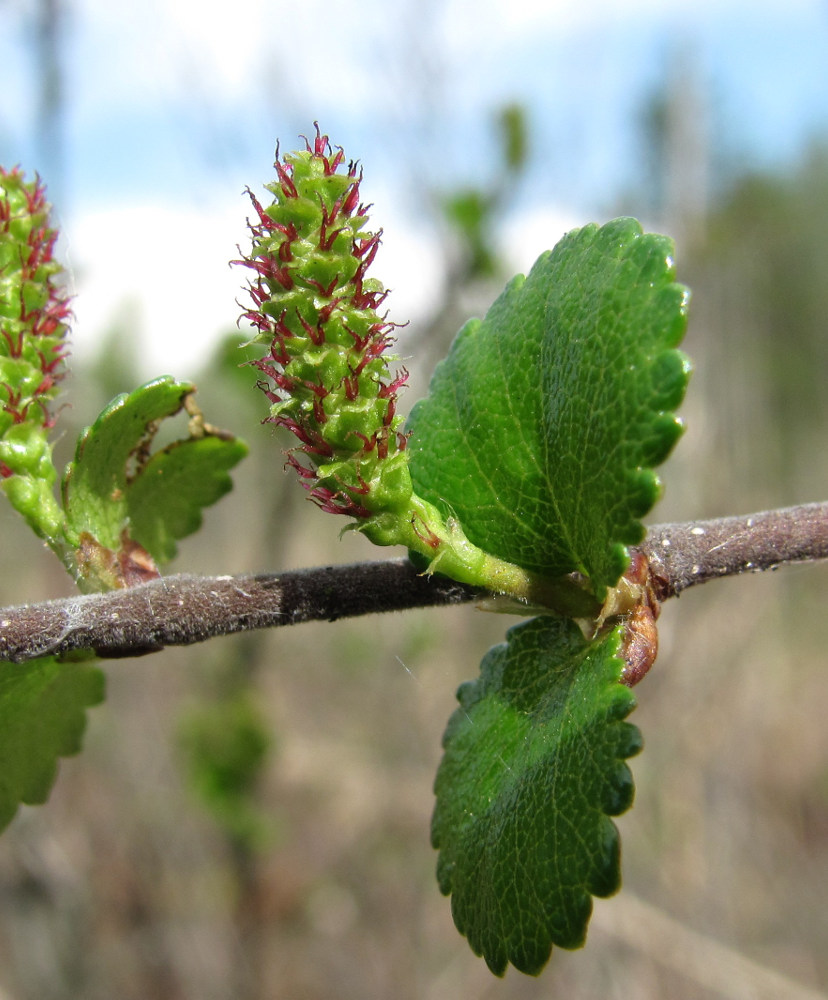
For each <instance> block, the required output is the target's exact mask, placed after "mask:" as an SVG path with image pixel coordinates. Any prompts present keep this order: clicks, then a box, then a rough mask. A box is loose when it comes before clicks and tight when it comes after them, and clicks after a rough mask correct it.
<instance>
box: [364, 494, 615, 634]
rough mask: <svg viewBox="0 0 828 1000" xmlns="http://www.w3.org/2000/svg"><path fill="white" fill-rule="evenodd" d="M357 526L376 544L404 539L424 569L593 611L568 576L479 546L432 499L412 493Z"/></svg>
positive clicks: (530, 599) (557, 607) (532, 601)
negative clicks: (536, 569)
mask: <svg viewBox="0 0 828 1000" xmlns="http://www.w3.org/2000/svg"><path fill="white" fill-rule="evenodd" d="M360 530H361V531H362V532H363V533H364V534H365V535H367V536H368V538H370V540H371V541H372V542H374V543H375V544H377V545H404V546H406V548H408V550H409V551H410V552H412V553H416V554H417V555H419V556H422V557H423V558H424V559H425V560H426V561H427V567H426V569H425V572H426V573H428V574H431V573H440V574H442V575H443V576H447V577H450V578H451V579H452V580H457V581H458V583H465V584H469V585H470V586H473V587H483V588H485V589H486V590H489V591H492V592H493V593H495V594H502V595H505V596H507V597H510V598H513V599H514V600H516V601H518V602H519V603H520V604H522V605H526V606H528V608H533V609H536V610H547V611H553V612H554V613H556V614H560V615H565V616H567V617H574V618H587V617H594V616H595V615H596V614H598V612H599V611H600V607H601V605H600V602H598V601H596V599H595V598H594V597H593V595H592V594H590V593H589V592H588V591H587V590H585V589H584V588H583V587H582V586H580V585H579V584H578V582H577V581H576V580H574V579H572V578H571V577H560V578H556V579H552V578H549V577H543V576H540V575H539V574H537V573H532V572H530V571H529V570H526V569H523V568H522V567H520V566H517V565H515V564H514V563H510V562H506V561H505V560H504V559H499V558H498V557H497V556H494V555H492V554H491V553H489V552H484V551H483V549H480V548H478V547H477V546H476V545H475V544H474V543H473V542H471V541H469V539H468V538H467V537H466V535H465V533H464V531H463V529H462V528H461V527H460V524H459V522H458V521H456V520H455V519H454V518H452V517H448V518H445V519H444V518H443V516H442V514H441V513H440V511H439V510H438V509H437V508H436V507H435V506H434V505H433V504H431V503H429V502H428V501H426V500H423V499H422V498H421V497H418V496H416V494H414V495H411V496H410V498H409V503H408V504H407V506H406V510H405V511H404V512H399V513H398V512H393V513H392V512H384V513H381V514H376V515H374V516H373V517H371V518H370V519H369V520H368V521H367V522H366V523H365V524H363V525H361V526H360Z"/></svg>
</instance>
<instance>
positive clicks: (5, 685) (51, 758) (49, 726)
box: [0, 656, 104, 830]
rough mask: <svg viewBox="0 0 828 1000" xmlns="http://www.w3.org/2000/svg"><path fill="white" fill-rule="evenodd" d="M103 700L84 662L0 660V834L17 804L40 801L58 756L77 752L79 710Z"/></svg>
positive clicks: (99, 678)
mask: <svg viewBox="0 0 828 1000" xmlns="http://www.w3.org/2000/svg"><path fill="white" fill-rule="evenodd" d="M103 697H104V677H103V674H102V673H101V671H100V670H98V669H97V668H96V667H92V666H89V665H88V664H85V663H58V662H57V660H55V658H54V657H51V656H47V657H44V658H42V659H40V660H34V661H32V662H30V663H5V662H0V830H2V829H3V828H4V827H6V826H7V825H8V824H9V822H10V821H11V819H12V818H13V816H14V814H15V813H16V812H17V807H18V805H19V804H20V803H21V802H22V803H25V804H26V805H39V804H41V803H43V802H45V801H46V799H47V798H48V795H49V792H50V790H51V788H52V785H53V783H54V780H55V776H56V774H57V759H58V757H66V756H68V755H70V754H75V753H77V752H78V751H79V750H80V743H81V737H82V735H83V731H84V728H85V726H86V715H85V709H87V708H89V707H90V706H92V705H97V704H99V703H100V702H101V701H103Z"/></svg>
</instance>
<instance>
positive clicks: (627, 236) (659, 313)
mask: <svg viewBox="0 0 828 1000" xmlns="http://www.w3.org/2000/svg"><path fill="white" fill-rule="evenodd" d="M672 252H673V248H672V243H671V241H670V240H668V239H667V238H666V237H663V236H656V235H644V234H642V232H641V228H640V226H639V225H638V223H637V222H636V221H635V220H634V219H616V220H615V221H614V222H611V223H608V224H607V225H605V226H603V227H601V228H599V227H597V226H595V225H592V226H586V227H585V228H583V229H579V230H574V231H573V232H571V233H569V234H568V235H567V236H565V237H564V238H563V239H562V240H561V242H560V243H558V245H557V246H556V247H555V249H554V250H552V251H550V252H547V253H544V254H542V255H541V257H540V258H539V259H538V261H537V262H536V264H535V265H534V267H533V268H532V271H531V272H530V274H529V276H528V277H526V278H524V277H523V276H522V275H519V276H518V277H516V278H515V279H513V280H512V281H511V282H510V284H509V285H508V286H507V287H506V289H505V291H504V292H503V294H502V295H501V296H500V297H499V298H498V299H497V301H496V302H495V303H494V305H493V306H492V307H491V309H490V310H489V312H488V314H487V315H486V318H485V319H484V320H483V321H482V322H481V321H479V320H473V321H472V322H470V323H468V324H466V326H464V327H463V329H462V330H461V331H460V333H459V334H458V336H457V338H456V339H455V342H454V344H453V345H452V349H451V351H450V353H449V355H448V357H447V358H446V359H445V360H444V361H443V362H442V363H441V364H440V365H439V366H438V367H437V370H436V371H435V374H434V377H433V379H432V383H431V387H430V390H429V395H428V397H427V398H426V399H424V400H421V401H420V402H419V403H418V404H417V405H416V406H415V407H414V410H413V411H412V414H411V417H410V419H409V422H408V429H409V430H410V431H411V440H410V445H409V447H410V454H411V473H412V478H413V480H414V485H415V489H416V491H417V492H418V493H419V494H420V495H421V496H423V497H425V498H426V499H427V500H430V501H431V502H432V503H436V504H437V505H438V506H440V507H441V508H442V509H443V511H444V512H445V513H446V514H453V515H454V516H456V517H457V518H458V519H459V521H460V523H461V525H462V526H463V528H464V530H465V532H466V534H467V535H468V536H469V538H470V539H471V540H472V541H473V542H474V543H475V544H477V545H478V546H480V547H481V548H483V549H485V550H486V551H489V552H492V553H493V554H495V555H497V556H500V557H501V558H503V559H507V560H509V561H510V562H514V563H517V564H518V565H520V566H523V567H524V568H526V569H530V570H534V571H536V572H538V573H542V574H545V575H547V576H558V575H561V574H563V573H568V572H571V571H573V570H578V571H580V572H582V573H584V574H585V575H587V576H589V577H590V578H591V580H592V584H593V588H594V590H595V592H596V594H597V596H599V597H602V596H603V592H604V589H605V588H606V587H607V586H612V585H614V584H615V583H616V582H617V580H618V577H619V576H620V574H621V573H622V572H623V570H624V568H625V566H626V561H627V552H626V546H627V545H632V544H636V543H637V542H639V541H640V540H641V538H642V537H643V528H642V526H641V523H640V521H639V518H641V517H642V516H643V515H644V514H645V513H646V512H647V511H648V510H649V509H650V507H651V506H652V504H653V503H654V502H655V500H656V499H657V497H658V493H659V481H658V478H657V476H656V475H655V474H654V473H653V471H652V467H653V466H655V465H657V464H658V463H659V462H661V461H663V460H664V458H665V457H666V456H667V454H668V453H669V451H670V449H671V447H672V446H673V444H674V443H675V441H676V439H677V437H678V436H679V434H680V431H681V426H680V424H679V422H678V421H677V419H676V417H675V415H674V413H673V410H674V409H675V407H677V406H678V404H679V403H680V402H681V399H682V397H683V395H684V391H685V386H686V382H687V377H688V372H689V368H688V364H687V361H686V359H685V357H684V356H683V355H682V354H681V353H680V352H679V351H677V350H675V347H676V345H677V344H678V343H679V341H680V340H681V337H682V335H683V333H684V329H685V325H686V311H687V298H688V295H687V291H686V289H685V288H684V287H683V286H681V285H678V284H675V283H674V280H673V279H674V267H673V261H672Z"/></svg>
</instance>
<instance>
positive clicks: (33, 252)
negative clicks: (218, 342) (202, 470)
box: [0, 168, 70, 546]
mask: <svg viewBox="0 0 828 1000" xmlns="http://www.w3.org/2000/svg"><path fill="white" fill-rule="evenodd" d="M56 239H57V231H56V230H55V229H52V228H50V226H49V205H48V203H47V202H46V198H45V191H44V188H43V185H42V184H41V183H40V181H39V179H37V178H35V180H34V181H27V180H26V179H25V178H24V176H23V174H22V173H21V172H20V171H19V170H17V169H14V170H11V171H6V170H4V169H3V168H0V488H2V490H3V492H5V493H6V495H7V496H8V498H9V500H10V501H11V503H12V504H13V506H14V507H15V508H16V509H17V510H18V511H19V512H20V513H21V514H22V515H23V516H24V517H25V518H26V520H27V521H28V523H29V524H30V525H31V526H32V528H33V529H34V530H35V531H36V532H37V533H38V534H39V535H40V536H41V537H43V538H45V539H46V540H47V541H48V542H49V543H50V544H52V545H53V546H54V545H58V544H59V538H60V536H61V533H62V529H63V521H64V518H63V513H62V511H61V509H60V507H59V506H58V504H57V502H56V500H55V497H54V483H55V480H56V478H57V472H56V470H55V467H54V464H53V462H52V454H51V445H50V444H49V441H48V434H49V431H50V430H51V428H52V426H53V425H54V422H55V413H54V402H55V399H56V396H57V394H58V391H59V388H60V380H61V379H62V378H63V375H64V373H65V355H66V335H67V332H68V326H67V320H68V318H69V313H70V308H69V299H68V296H67V295H66V293H65V292H64V290H63V287H62V277H63V269H62V267H61V265H60V264H59V263H58V262H57V261H56V260H55V259H54V258H53V256H52V251H53V248H54V244H55V240H56Z"/></svg>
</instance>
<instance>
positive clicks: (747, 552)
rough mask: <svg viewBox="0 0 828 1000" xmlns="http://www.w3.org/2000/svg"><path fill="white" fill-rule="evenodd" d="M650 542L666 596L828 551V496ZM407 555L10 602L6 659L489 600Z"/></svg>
mask: <svg viewBox="0 0 828 1000" xmlns="http://www.w3.org/2000/svg"><path fill="white" fill-rule="evenodd" d="M640 550H641V551H642V552H643V553H644V554H645V555H646V556H647V557H648V559H649V560H650V562H651V564H652V566H653V568H654V570H655V572H656V574H657V582H658V587H659V591H660V594H659V596H660V597H661V598H662V599H663V598H666V597H671V596H675V595H677V594H679V593H680V592H681V591H682V590H685V589H686V588H687V587H691V586H693V585H695V584H698V583H704V582H705V581H707V580H711V579H715V578H718V577H723V576H734V575H737V574H739V573H745V572H755V571H759V570H765V569H773V568H774V567H776V566H780V565H783V564H786V563H794V562H810V561H814V560H818V559H826V558H828V502H826V503H815V504H806V505H804V506H800V507H788V508H785V509H783V510H775V511H765V512H763V513H759V514H751V515H745V516H742V517H726V518H719V519H715V520H711V521H695V522H688V523H684V524H661V525H655V526H654V527H652V528H650V530H649V532H648V534H647V537H646V539H645V540H644V542H643V543H642V544H641V546H640ZM486 596H488V595H487V592H486V591H482V590H480V589H479V588H475V587H469V586H466V585H464V584H460V583H456V582H454V581H452V580H449V579H447V578H445V577H441V576H439V575H438V574H434V575H432V576H426V575H422V574H420V573H418V571H417V570H416V569H415V568H414V567H413V566H412V565H411V563H409V561H408V560H407V559H394V560H389V561H386V562H373V563H357V564H353V565H348V566H329V567H323V568H318V569H306V570H299V571H295V572H289V573H281V574H260V575H242V576H220V577H197V576H187V575H177V576H168V577H163V578H161V579H159V580H153V581H151V582H149V583H145V584H141V585H140V586H136V587H132V588H129V589H126V590H116V591H111V592H109V593H106V594H92V595H84V596H80V597H71V598H64V599H61V600H54V601H46V602H43V603H39V604H26V605H21V606H20V607H12V608H4V609H2V610H0V660H8V661H12V662H22V661H25V660H30V659H34V658H36V657H39V656H45V655H48V654H56V655H60V654H66V653H69V652H72V651H75V650H94V651H95V652H96V653H97V654H98V655H99V656H105V657H120V656H138V655H142V654H144V653H151V652H156V651H158V650H160V649H163V648H164V647H165V646H186V645H191V644H193V643H196V642H203V641H204V640H206V639H210V638H212V637H214V636H218V635H227V634H229V633H232V632H243V631H250V630H252V629H259V628H271V627H273V626H276V625H296V624H299V623H300V622H306V621H320V620H321V621H324V620H328V621H335V620H336V619H337V618H348V617H354V616H357V615H364V614H372V613H376V612H381V611H403V610H406V609H408V608H418V607H436V606H441V605H449V604H462V603H466V602H470V601H476V600H481V599H483V598H485V597H486Z"/></svg>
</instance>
